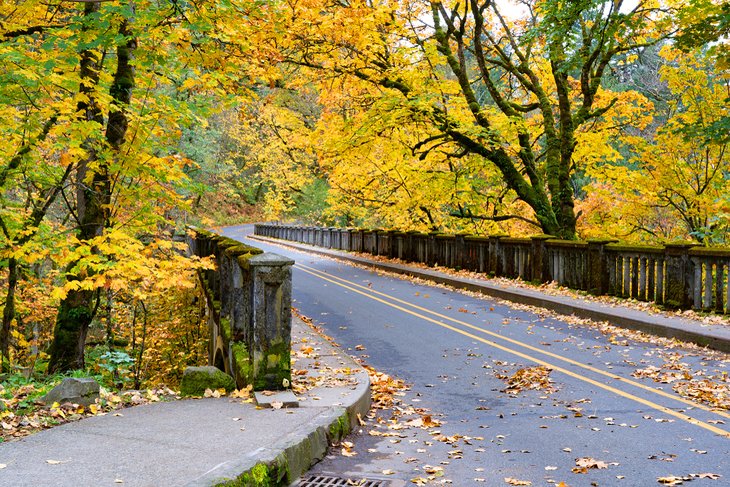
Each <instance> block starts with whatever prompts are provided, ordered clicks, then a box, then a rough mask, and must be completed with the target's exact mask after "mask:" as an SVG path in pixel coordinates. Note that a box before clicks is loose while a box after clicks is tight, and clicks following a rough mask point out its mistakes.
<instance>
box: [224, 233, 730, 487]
mask: <svg viewBox="0 0 730 487" xmlns="http://www.w3.org/2000/svg"><path fill="white" fill-rule="evenodd" d="M250 232H251V226H240V227H229V228H226V229H224V230H223V233H224V234H225V235H228V236H230V237H233V238H236V239H239V240H243V239H245V238H246V236H247V235H248V234H249V233H250ZM247 243H250V244H253V245H255V246H257V247H260V248H263V249H264V250H266V251H270V252H276V253H279V254H282V255H286V256H289V257H291V258H293V259H294V260H295V261H296V265H295V268H294V280H293V288H294V290H293V299H294V306H296V307H297V308H298V309H299V310H300V311H301V313H302V314H304V315H306V316H309V317H310V318H312V319H313V320H314V321H315V322H316V323H317V324H319V325H321V326H322V327H323V328H324V329H325V331H326V333H327V334H329V335H330V336H332V337H333V338H334V339H335V340H336V341H337V342H338V343H339V344H340V345H342V346H343V347H344V348H345V349H346V350H348V352H349V353H350V354H352V355H354V356H361V358H363V360H364V362H365V363H367V364H369V365H371V366H373V367H374V368H375V369H377V370H378V371H381V372H385V373H387V374H390V375H392V376H394V377H397V378H400V379H403V380H405V381H406V382H407V383H409V384H410V385H411V390H410V391H409V392H408V393H407V394H406V396H405V397H404V401H405V403H407V404H409V405H412V406H414V407H416V408H427V409H428V410H430V412H431V413H432V416H433V417H434V418H437V419H438V420H439V421H440V422H441V423H442V424H441V426H440V427H439V428H437V430H435V429H434V428H431V429H429V430H426V429H419V428H409V429H405V430H402V431H401V430H395V431H397V432H398V435H397V436H395V435H393V436H372V435H371V434H368V432H369V431H370V430H371V429H372V427H371V424H367V425H365V426H364V427H363V433H362V434H360V435H356V436H355V437H354V439H353V440H352V441H353V443H354V447H353V451H355V452H356V453H357V455H356V456H342V455H340V454H339V452H336V454H334V455H332V456H330V457H328V458H327V459H326V460H325V461H324V462H322V463H321V464H320V465H318V466H317V467H315V471H316V472H320V473H331V474H333V475H334V474H336V475H343V476H360V477H363V476H368V475H369V476H371V477H379V478H398V479H402V480H404V481H406V482H408V481H410V480H411V479H414V478H427V477H428V474H429V472H430V473H434V472H436V473H437V475H436V478H435V482H438V481H443V480H444V479H449V480H451V481H452V482H453V485H465V486H468V485H510V482H513V483H512V485H528V484H516V483H515V482H516V481H518V480H519V481H525V482H532V484H531V485H559V484H560V482H564V483H565V485H569V486H573V487H575V486H583V485H585V486H589V485H590V486H592V485H601V486H614V485H617V486H621V485H625V486H650V485H661V484H659V483H658V479H659V478H663V477H672V476H675V477H678V478H682V477H686V481H688V480H691V481H692V485H693V486H704V485H707V486H710V485H712V486H718V487H719V486H721V485H730V464H728V462H727V458H728V453H729V448H730V414H728V412H727V411H724V410H713V409H712V408H709V407H707V406H704V405H702V404H699V403H694V402H691V401H689V400H686V399H683V398H682V397H680V396H679V395H677V394H676V393H675V392H674V391H673V389H672V384H671V383H658V382H655V381H654V380H652V379H651V378H650V377H647V378H636V377H634V376H632V373H634V372H635V371H636V370H638V369H643V370H651V369H649V367H651V366H654V367H657V368H662V367H664V368H663V369H662V372H671V371H672V370H680V369H681V370H683V371H684V370H689V371H690V372H689V373H690V374H694V375H698V376H699V374H710V375H717V374H722V373H723V372H724V371H725V370H726V368H727V365H728V363H729V362H728V356H727V355H722V354H711V355H710V354H709V353H708V354H705V353H704V352H692V351H688V350H682V349H666V348H664V347H662V346H657V345H651V344H644V343H638V342H633V341H632V340H630V339H629V340H623V339H621V338H620V337H619V338H617V337H608V336H606V335H604V334H601V333H600V332H599V331H598V330H597V329H595V328H591V327H586V326H584V325H581V324H578V323H571V322H566V321H562V320H560V319H556V318H552V317H550V316H548V314H547V313H539V312H530V311H524V310H521V309H516V308H514V307H510V306H508V305H506V304H503V303H499V302H496V301H494V300H490V299H488V298H484V297H475V296H470V295H467V294H464V293H460V292H454V291H451V290H448V289H445V288H441V287H436V286H431V285H427V284H422V283H414V282H411V281H409V280H405V279H401V278H397V277H391V276H386V275H382V274H379V273H375V272H373V271H370V270H365V269H362V268H357V267H354V266H352V265H349V264H345V263H342V262H338V261H334V260H331V259H327V258H323V257H319V256H314V255H312V254H307V253H303V252H300V251H296V250H292V249H290V248H287V247H284V246H279V245H272V244H269V243H264V242H261V241H255V242H254V241H248V242H247ZM668 364H669V365H668ZM537 366H543V367H546V368H548V369H550V373H549V377H550V379H551V381H552V383H551V384H550V385H549V387H542V388H539V389H536V390H524V391H519V392H517V393H509V392H508V391H506V387H507V384H506V382H505V379H506V378H508V377H511V376H513V375H514V374H515V373H517V372H518V371H520V370H523V369H529V370H535V369H533V368H534V367H537ZM672 367H674V369H672ZM682 373H683V372H682ZM380 417H381V420H380V423H381V424H380V425H379V427H380V428H381V430H380V431H383V429H382V428H385V430H384V431H389V430H388V429H387V425H388V422H387V421H388V419H389V418H388V415H387V414H385V415H383V413H381V415H380ZM373 423H374V422H373ZM391 424H392V423H391ZM444 438H446V439H444ZM579 459H584V460H579ZM433 467H437V468H433ZM581 467H583V468H581ZM441 468H443V476H441V475H442V474H441V473H440V469H441ZM574 470H575V471H574ZM717 476H720V477H719V478H718V477H717ZM665 485H666V484H665Z"/></svg>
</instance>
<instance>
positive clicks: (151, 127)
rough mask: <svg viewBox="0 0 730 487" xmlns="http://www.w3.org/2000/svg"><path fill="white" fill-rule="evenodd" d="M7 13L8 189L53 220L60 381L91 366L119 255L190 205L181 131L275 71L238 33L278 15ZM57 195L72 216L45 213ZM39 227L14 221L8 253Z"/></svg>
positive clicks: (45, 9)
mask: <svg viewBox="0 0 730 487" xmlns="http://www.w3.org/2000/svg"><path fill="white" fill-rule="evenodd" d="M1 15H2V27H1V30H0V61H2V62H3V63H5V64H6V66H8V67H10V69H9V70H6V71H5V72H6V73H8V74H6V77H7V78H8V80H7V81H8V83H7V84H5V85H4V86H3V88H2V89H3V90H4V91H3V92H2V93H3V97H2V99H0V102H1V103H2V105H1V107H2V108H1V109H2V110H3V115H5V117H4V121H6V122H7V124H6V125H4V126H3V131H4V133H6V134H9V135H10V138H9V139H8V140H7V141H3V144H4V145H3V146H2V148H3V154H4V155H7V157H6V160H8V161H9V163H8V164H7V166H6V168H5V170H2V172H1V174H3V176H2V177H3V178H5V176H7V182H8V184H7V185H6V184H5V181H3V188H2V189H3V192H4V196H5V197H6V198H7V201H10V198H11V196H12V197H14V198H15V199H16V200H17V199H18V198H19V194H20V193H19V191H20V190H21V189H22V188H23V186H22V185H20V184H19V182H20V181H22V180H23V178H25V179H24V180H25V181H27V184H26V186H25V187H27V188H29V197H30V198H29V201H33V202H34V203H32V204H29V205H27V206H28V208H29V209H31V210H30V211H29V213H30V214H31V215H32V208H41V209H42V208H47V209H50V210H53V212H54V213H53V215H52V217H53V221H52V223H53V225H55V226H56V227H57V229H58V231H59V238H58V239H57V241H55V242H53V245H52V248H51V250H52V251H53V252H54V253H55V255H54V261H55V262H56V263H61V262H62V263H64V266H65V267H64V268H63V269H60V277H62V280H59V282H58V285H59V288H58V289H57V292H55V293H54V296H55V297H56V298H58V299H59V300H60V301H59V305H58V314H57V318H56V326H55V332H54V342H53V344H52V346H51V350H50V351H51V360H50V364H49V369H50V370H52V371H63V370H67V369H71V368H78V367H81V366H83V364H84V355H83V353H84V343H85V338H86V334H87V331H88V329H89V325H90V323H91V321H92V320H93V319H94V317H95V315H96V312H97V310H98V308H99V303H100V298H101V295H102V294H106V291H108V290H109V289H111V287H112V286H115V285H119V284H118V281H117V280H115V279H113V278H112V276H113V275H114V272H116V271H115V270H116V269H119V268H125V267H124V265H125V262H127V261H125V260H124V259H122V258H121V256H123V255H127V252H126V251H125V250H124V248H121V247H128V248H133V247H134V246H133V242H134V241H139V242H144V243H145V244H146V245H150V244H152V243H155V242H158V241H163V240H169V238H170V231H171V229H174V227H175V222H171V221H169V217H170V216H171V215H175V214H176V210H177V209H178V208H184V207H185V206H186V204H187V202H186V201H185V200H184V199H182V196H183V195H184V191H182V190H183V189H184V186H185V182H184V180H185V175H184V172H183V170H184V168H185V167H186V166H187V165H189V164H190V161H189V160H188V159H187V158H186V157H184V154H179V152H178V149H179V144H178V142H179V136H180V134H181V129H182V128H183V127H185V126H191V125H193V124H195V123H205V119H206V118H207V117H209V116H210V114H211V113H213V111H215V110H214V109H216V110H217V109H219V108H226V107H228V106H230V104H231V103H232V102H234V101H235V100H236V95H239V94H243V95H245V94H246V93H247V92H248V89H247V88H248V86H249V85H250V84H252V83H254V82H255V81H257V80H258V79H257V76H259V75H260V74H261V73H264V72H265V71H266V69H265V65H264V63H257V62H256V61H255V59H259V57H258V56H254V55H253V53H254V48H255V47H256V46H257V44H256V43H254V44H252V45H251V44H249V43H248V42H249V40H250V39H247V38H245V31H244V30H242V29H241V26H246V25H247V24H253V23H255V22H257V21H259V20H261V19H264V18H267V17H268V16H269V12H268V7H267V6H266V5H263V4H259V3H257V2H245V1H236V2H216V1H210V2H200V3H180V2H175V1H171V2H166V1H165V2H150V1H146V0H144V1H138V2H118V1H108V2H102V1H98V2H73V3H63V4H61V5H57V6H51V5H47V4H45V3H44V2H39V1H30V2H15V3H11V4H9V5H8V8H7V9H5V8H4V10H3V13H2V14H1ZM13 154H17V155H18V157H15V156H14V155H13ZM29 168H37V169H38V171H37V172H35V173H34V172H33V171H31V170H29ZM43 174H46V176H45V177H46V182H45V183H43V184H42V185H41V184H40V182H42V180H41V179H39V178H40V176H41V175H43ZM49 174H51V175H53V177H52V178H51V177H48V175H49ZM11 182H12V185H10V183H11ZM54 190H55V193H54ZM49 191H50V192H49ZM50 196H54V197H58V196H60V197H61V198H60V199H62V200H63V202H64V204H65V205H64V207H63V208H61V207H59V206H53V202H52V201H51V203H48V204H47V202H48V201H49V197H50ZM54 201H55V200H54ZM47 216H48V213H47V212H46V213H44V215H41V217H40V218H41V220H42V219H43V218H45V217H47ZM36 219H37V218H36ZM33 221H35V220H33V219H32V218H31V219H30V220H27V221H25V222H18V223H17V224H16V227H20V228H21V231H20V232H19V233H18V237H17V238H16V237H13V236H12V232H11V231H8V232H6V240H7V242H6V244H7V249H8V252H13V251H14V249H15V250H17V249H18V248H20V247H19V246H20V245H22V241H21V240H20V239H21V238H28V239H30V240H34V242H30V241H29V242H26V245H25V246H26V247H28V246H29V245H30V244H31V243H36V244H37V243H38V241H37V240H35V235H36V234H37V232H36V230H34V227H33V226H29V224H32V223H33ZM36 227H37V225H36ZM9 230H10V229H9ZM119 232H121V233H122V234H124V235H125V236H126V237H128V238H119V237H118V235H119ZM7 234H10V235H11V237H12V238H10V237H8V235H7ZM24 236H25V237H24ZM9 255H10V254H9ZM17 255H21V254H20V253H18V254H17ZM191 265H192V264H191ZM126 269H127V272H129V274H130V279H131V282H133V281H134V269H133V268H126ZM10 275H12V273H10ZM9 304H11V301H7V302H6V306H5V307H4V311H5V315H6V318H4V329H5V326H6V325H5V324H6V323H8V322H12V319H13V314H14V310H13V307H12V306H9Z"/></svg>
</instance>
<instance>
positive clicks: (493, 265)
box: [487, 235, 506, 276]
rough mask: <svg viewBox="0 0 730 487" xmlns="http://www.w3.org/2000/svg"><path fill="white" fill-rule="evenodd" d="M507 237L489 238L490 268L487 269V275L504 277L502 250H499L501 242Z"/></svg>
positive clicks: (496, 236)
mask: <svg viewBox="0 0 730 487" xmlns="http://www.w3.org/2000/svg"><path fill="white" fill-rule="evenodd" d="M505 236H506V235H490V236H489V267H488V268H487V273H488V274H490V275H492V276H501V275H502V249H500V248H499V241H500V240H501V239H503V238H504V237H505Z"/></svg>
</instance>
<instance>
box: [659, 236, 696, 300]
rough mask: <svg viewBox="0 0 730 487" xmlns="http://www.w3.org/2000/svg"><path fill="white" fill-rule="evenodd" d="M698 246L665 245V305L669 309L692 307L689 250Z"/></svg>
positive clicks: (684, 243)
mask: <svg viewBox="0 0 730 487" xmlns="http://www.w3.org/2000/svg"><path fill="white" fill-rule="evenodd" d="M696 246H697V244H694V243H690V242H678V243H668V244H665V245H664V259H665V262H666V274H665V276H664V289H665V291H664V304H665V305H666V306H667V307H669V308H689V307H691V306H692V281H694V276H693V275H692V269H691V265H690V261H689V249H691V248H692V247H696Z"/></svg>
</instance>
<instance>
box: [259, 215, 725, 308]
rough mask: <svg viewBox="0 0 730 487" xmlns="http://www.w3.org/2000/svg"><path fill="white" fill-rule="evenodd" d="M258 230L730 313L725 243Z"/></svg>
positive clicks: (283, 228) (278, 228) (281, 227)
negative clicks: (705, 245)
mask: <svg viewBox="0 0 730 487" xmlns="http://www.w3.org/2000/svg"><path fill="white" fill-rule="evenodd" d="M254 232H255V233H256V235H261V236H265V237H272V238H279V239H284V240H291V241H296V242H300V243H305V244H309V245H315V246H327V247H329V248H333V249H337V250H344V251H349V252H364V253H370V254H373V255H382V256H385V257H390V258H398V259H401V260H403V261H406V262H418V263H423V264H427V265H429V266H434V265H442V266H445V267H451V268H454V269H465V270H469V271H474V272H480V273H484V274H487V275H490V276H498V277H507V278H520V279H522V280H525V281H532V282H535V283H547V282H551V281H555V282H557V283H559V284H560V285H562V286H566V287H570V288H573V289H579V290H583V291H586V292H588V293H591V294H594V295H612V296H618V297H624V298H633V299H637V300H640V301H651V302H655V303H657V304H660V305H664V306H666V307H669V308H676V309H690V308H692V309H696V310H702V311H714V312H716V313H725V314H729V313H730V248H726V247H715V248H711V247H702V246H700V245H698V244H695V243H691V242H679V243H667V244H665V245H659V246H652V245H624V244H620V243H618V242H617V241H616V240H610V239H603V240H601V239H593V240H588V241H572V240H559V239H556V238H554V237H552V236H550V235H536V236H533V237H530V238H510V237H508V236H506V235H490V236H488V237H478V236H472V235H445V234H440V233H429V234H425V233H419V232H398V231H385V230H371V229H354V228H319V227H306V226H298V225H281V224H268V223H266V224H263V223H262V224H257V225H255V230H254ZM322 235H326V237H321V236H322ZM318 236H319V237H318ZM322 238H324V241H326V244H325V245H323V240H322Z"/></svg>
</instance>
